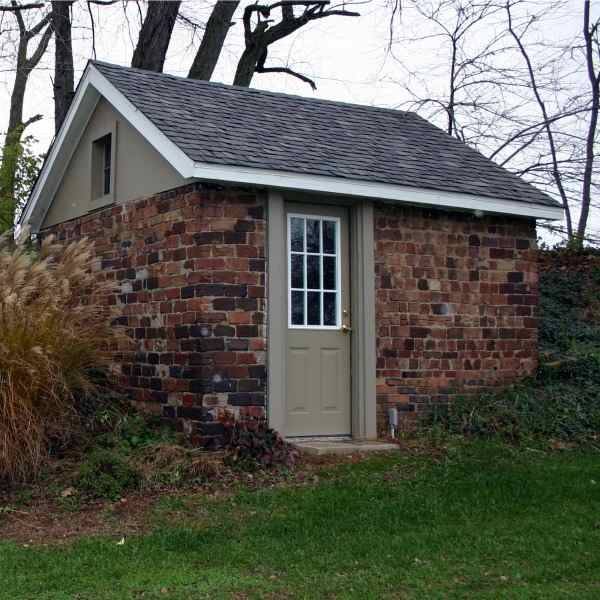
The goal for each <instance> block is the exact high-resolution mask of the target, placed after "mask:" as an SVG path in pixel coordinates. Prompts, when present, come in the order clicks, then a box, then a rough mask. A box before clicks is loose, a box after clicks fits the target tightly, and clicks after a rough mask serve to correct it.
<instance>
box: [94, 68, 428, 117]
mask: <svg viewBox="0 0 600 600" xmlns="http://www.w3.org/2000/svg"><path fill="white" fill-rule="evenodd" d="M89 62H90V64H92V65H101V66H104V67H108V68H114V69H118V70H120V71H126V72H127V71H130V72H137V73H143V74H144V75H148V76H152V77H168V78H172V79H177V80H178V81H185V82H188V83H191V84H192V85H194V84H196V85H203V86H206V87H220V88H224V89H228V90H235V91H239V92H242V93H250V94H259V95H267V96H275V97H277V98H281V97H283V98H293V99H296V100H301V101H303V102H310V103H311V104H312V103H314V102H322V103H325V104H332V105H337V106H341V107H349V108H353V109H356V108H360V109H365V110H369V111H372V110H376V111H382V112H386V113H390V114H394V115H410V116H416V117H419V118H420V119H423V117H421V116H420V115H419V114H418V113H416V112H414V111H412V110H402V109H399V108H391V107H385V106H377V105H375V104H358V103H356V102H345V101H343V100H331V99H329V98H317V97H315V98H311V97H309V96H301V95H299V94H288V93H286V92H273V91H271V90H263V89H259V88H252V87H246V86H242V85H233V84H230V83H222V82H221V81H206V80H204V79H190V78H189V77H183V76H182V75H173V74H171V73H164V72H161V73H159V72H157V71H149V70H147V69H140V68H138V67H127V66H124V65H117V64H115V63H109V62H106V61H103V60H90V61H89ZM424 120H425V121H426V119H424Z"/></svg>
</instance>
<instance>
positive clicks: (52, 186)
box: [20, 64, 194, 233]
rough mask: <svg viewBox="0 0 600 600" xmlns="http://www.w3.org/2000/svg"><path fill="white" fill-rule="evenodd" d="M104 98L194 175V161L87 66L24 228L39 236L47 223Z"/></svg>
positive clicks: (183, 172)
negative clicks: (77, 148) (59, 187)
mask: <svg viewBox="0 0 600 600" xmlns="http://www.w3.org/2000/svg"><path fill="white" fill-rule="evenodd" d="M101 96H104V97H105V98H106V100H107V101H108V102H109V103H110V104H112V105H113V107H114V108H115V109H116V110H117V111H118V112H120V113H121V114H122V115H123V117H125V118H126V119H127V120H128V121H129V122H130V123H131V125H132V126H133V127H134V128H136V129H137V130H138V131H139V132H140V133H141V135H142V136H143V137H144V138H145V139H146V140H147V141H148V142H149V143H150V144H151V145H152V146H153V147H154V148H155V149H156V150H157V151H158V153H159V154H161V155H162V156H163V158H164V159H165V160H166V161H167V162H168V163H169V164H170V165H171V166H172V167H173V168H174V169H175V170H176V171H177V172H178V173H179V174H180V175H181V176H182V177H183V178H186V179H187V178H189V177H191V176H192V174H193V170H194V163H193V161H192V160H191V159H190V158H189V157H188V156H187V155H186V154H185V153H184V152H183V151H182V150H181V149H180V148H179V147H177V146H176V145H175V144H174V143H173V142H172V141H171V140H169V138H168V137H167V136H166V135H165V134H164V133H163V132H162V131H160V130H159V129H158V128H157V127H156V125H154V123H152V122H151V121H150V120H149V119H148V117H146V116H145V115H144V114H143V113H142V112H141V111H140V110H138V109H137V108H136V107H135V106H134V105H133V104H132V103H131V102H130V101H129V100H128V99H127V98H126V97H125V96H124V95H123V94H122V93H121V92H119V90H117V89H116V88H115V87H114V86H113V85H112V84H111V83H110V82H109V81H108V80H107V79H106V78H105V77H104V76H103V75H102V74H101V73H100V72H99V71H98V70H97V69H96V68H95V67H94V65H92V64H89V65H88V66H87V67H86V70H85V72H84V73H83V75H82V77H81V81H80V83H79V85H78V86H77V92H76V94H75V97H74V98H73V102H72V103H71V106H70V108H69V111H68V113H67V116H66V117H65V121H64V123H63V125H62V127H61V128H60V131H59V132H58V135H57V137H56V140H55V141H54V144H53V145H52V148H51V150H50V153H49V154H48V158H47V159H46V162H45V164H44V168H43V169H42V172H41V173H40V176H39V178H38V180H37V182H36V184H35V186H34V188H33V190H32V193H31V197H30V199H29V202H28V204H27V206H26V207H25V212H24V213H23V216H22V217H21V219H20V225H21V226H22V225H25V224H29V226H30V227H31V229H32V231H33V232H34V233H35V232H37V231H38V230H39V228H40V226H41V224H42V223H43V221H44V218H45V216H46V213H47V211H48V209H49V207H50V203H51V201H52V199H53V198H54V195H55V194H56V191H57V189H58V186H59V185H60V182H61V180H62V177H63V175H64V173H65V170H66V168H67V166H68V164H69V162H70V160H71V157H72V156H73V152H74V151H75V148H76V147H77V145H78V143H79V140H80V139H81V136H82V135H83V132H84V131H85V127H86V125H87V123H88V121H89V119H90V117H91V116H92V114H93V112H94V109H95V108H96V105H97V104H98V101H99V99H100V97H101Z"/></svg>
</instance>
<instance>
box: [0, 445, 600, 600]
mask: <svg viewBox="0 0 600 600" xmlns="http://www.w3.org/2000/svg"><path fill="white" fill-rule="evenodd" d="M302 472H303V471H302ZM598 508H600V461H599V458H598V454H596V453H595V452H591V451H573V450H569V451H562V452H556V451H555V452H541V451H539V450H533V449H527V448H514V447H511V446H507V445H501V444H496V443H492V442H489V441H485V442H464V441H460V440H459V441H449V442H448V443H447V444H445V446H444V447H443V450H442V451H440V449H439V448H438V449H437V450H436V451H435V452H428V453H425V454H423V453H415V452H411V451H410V450H407V449H405V451H404V452H402V453H400V452H397V453H393V454H389V455H383V456H374V457H370V458H367V459H364V460H352V461H343V462H341V463H340V464H338V465H334V466H324V467H321V468H320V470H317V471H312V472H311V474H310V476H307V477H305V478H296V479H294V480H293V481H289V482H285V483H280V484H277V485H274V486H262V487H260V488H258V489H257V488H255V487H250V486H248V485H246V484H240V485H238V486H237V487H235V488H234V489H233V491H232V492H229V493H226V492H221V493H218V492H216V491H215V492H212V493H206V494H193V495H185V494H183V495H182V494H179V495H167V496H163V497H161V498H160V499H158V500H157V502H156V503H155V504H154V505H153V506H152V507H149V508H148V514H147V516H146V522H147V523H150V524H151V531H149V532H148V533H146V534H144V535H132V536H130V535H127V533H126V530H125V529H124V525H122V524H121V522H120V521H119V520H116V521H115V522H114V524H113V531H112V535H109V536H108V537H106V536H104V537H91V538H90V537H84V538H82V539H80V540H79V541H76V542H74V543H70V544H67V545H64V544H62V545H58V546H57V545H49V546H44V545H39V544H27V543H25V544H23V542H21V543H19V544H16V543H13V542H4V543H0V572H2V574H3V576H2V586H3V593H4V594H5V596H6V597H10V598H13V599H19V598H31V597H35V598H42V599H67V598H69V599H71V598H78V599H79V600H86V599H92V598H94V599H109V598H119V599H122V598H132V599H133V598H174V599H175V598H177V599H183V598H545V599H546V598H568V597H573V598H597V597H598V593H599V592H600V575H599V573H600V522H598ZM32 564H35V569H31V568H30V565H32Z"/></svg>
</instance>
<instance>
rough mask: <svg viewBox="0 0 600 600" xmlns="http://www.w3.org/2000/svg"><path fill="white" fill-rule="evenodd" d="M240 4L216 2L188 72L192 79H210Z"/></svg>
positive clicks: (228, 0)
mask: <svg viewBox="0 0 600 600" xmlns="http://www.w3.org/2000/svg"><path fill="white" fill-rule="evenodd" d="M238 5H239V2H238V1H234V2H231V1H230V0H219V1H218V2H217V3H216V4H215V6H214V8H213V10H212V13H211V14H210V17H209V19H208V22H207V23H206V29H205V30H204V36H203V37H202V42H201V44H200V48H198V52H197V54H196V57H195V58H194V63H193V64H192V67H191V69H190V72H189V74H188V77H189V78H190V79H204V80H205V81H210V78H211V77H212V74H213V71H214V70H215V67H216V66H217V61H218V60H219V56H220V55H221V50H222V49H223V44H224V43H225V38H226V37H227V33H228V32H229V28H230V27H231V18H232V17H233V13H234V12H235V9H236V8H237V7H238Z"/></svg>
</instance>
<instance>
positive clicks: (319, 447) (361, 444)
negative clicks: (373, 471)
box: [287, 438, 398, 456]
mask: <svg viewBox="0 0 600 600" xmlns="http://www.w3.org/2000/svg"><path fill="white" fill-rule="evenodd" d="M287 441H288V442H289V443H290V444H293V445H294V446H296V448H298V450H300V452H304V453H306V454H313V455H315V456H323V455H326V454H338V455H340V454H357V453H361V454H368V453H372V452H390V451H391V450H397V449H398V446H397V445H396V444H391V443H390V442H379V441H377V440H365V441H360V440H353V439H351V438H287Z"/></svg>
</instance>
